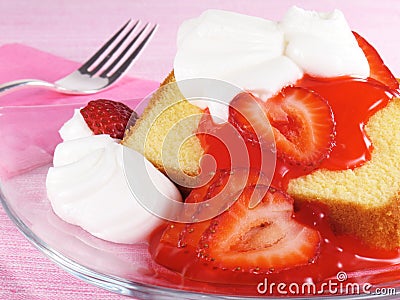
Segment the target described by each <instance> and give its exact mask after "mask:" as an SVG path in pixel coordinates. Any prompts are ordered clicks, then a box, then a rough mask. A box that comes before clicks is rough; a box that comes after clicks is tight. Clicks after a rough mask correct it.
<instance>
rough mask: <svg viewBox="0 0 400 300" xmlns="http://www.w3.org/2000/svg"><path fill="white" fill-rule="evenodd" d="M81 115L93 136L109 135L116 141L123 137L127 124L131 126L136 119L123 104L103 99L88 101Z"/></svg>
mask: <svg viewBox="0 0 400 300" xmlns="http://www.w3.org/2000/svg"><path fill="white" fill-rule="evenodd" d="M81 115H82V116H83V118H84V119H85V121H86V123H87V125H88V126H89V128H90V129H91V130H92V131H93V133H94V134H109V135H110V136H111V137H113V138H117V139H122V138H123V137H124V133H125V128H126V126H127V125H128V122H130V125H133V124H134V122H135V121H136V119H137V118H138V115H137V114H136V112H134V111H133V110H132V109H131V108H129V107H128V106H126V105H125V104H123V103H121V102H116V101H112V100H104V99H99V100H93V101H90V102H89V103H88V104H87V105H86V106H85V107H84V108H82V109H81ZM131 116H132V118H131Z"/></svg>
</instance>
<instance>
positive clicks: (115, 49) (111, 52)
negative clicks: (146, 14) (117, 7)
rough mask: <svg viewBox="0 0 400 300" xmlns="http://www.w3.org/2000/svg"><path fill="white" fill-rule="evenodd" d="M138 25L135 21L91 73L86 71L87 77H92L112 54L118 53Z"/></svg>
mask: <svg viewBox="0 0 400 300" xmlns="http://www.w3.org/2000/svg"><path fill="white" fill-rule="evenodd" d="M138 24H139V21H136V23H135V24H134V25H133V26H132V28H131V29H129V31H128V32H127V33H126V34H125V35H124V37H122V38H121V40H120V41H119V42H118V44H116V45H115V46H114V48H113V49H112V50H111V51H110V52H109V53H107V56H106V57H104V58H103V60H102V61H101V62H99V63H98V64H97V66H96V67H95V68H94V69H92V70H91V71H88V74H89V75H94V74H96V73H97V72H98V71H99V70H100V69H101V68H102V67H103V66H104V65H105V64H106V63H107V62H108V61H109V60H110V58H111V57H112V56H113V55H114V53H115V52H116V51H118V49H119V48H120V47H121V45H122V44H123V43H124V42H125V40H126V39H127V38H128V37H129V36H130V34H131V33H132V31H133V30H134V29H135V28H136V26H137V25H138Z"/></svg>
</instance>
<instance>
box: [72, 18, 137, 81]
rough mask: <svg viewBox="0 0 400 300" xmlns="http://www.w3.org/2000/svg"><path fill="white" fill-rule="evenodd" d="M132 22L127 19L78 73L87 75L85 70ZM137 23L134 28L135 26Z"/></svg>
mask: <svg viewBox="0 0 400 300" xmlns="http://www.w3.org/2000/svg"><path fill="white" fill-rule="evenodd" d="M131 21H132V20H131V19H129V20H128V22H126V23H125V25H124V26H122V27H121V29H120V30H118V32H117V33H115V34H114V35H113V36H112V37H111V38H110V39H109V40H108V41H107V42H106V43H105V44H104V45H103V46H102V47H101V48H100V49H99V50H98V51H97V52H96V53H95V54H94V55H93V56H92V57H90V58H89V59H88V60H87V61H86V62H85V63H84V64H83V65H82V66H81V67H80V68H79V71H80V72H81V73H83V74H88V73H89V72H88V71H87V69H88V68H89V67H90V66H91V65H92V64H93V63H94V62H95V61H96V60H97V59H98V58H99V57H100V56H101V55H102V54H103V53H104V52H105V51H106V50H107V49H108V47H110V45H111V44H112V43H113V42H114V41H115V40H116V39H117V38H118V36H119V35H120V34H121V33H122V32H123V31H124V29H125V28H126V27H127V26H128V25H129V23H130V22H131ZM137 23H138V22H136V24H135V25H134V26H136V25H137Z"/></svg>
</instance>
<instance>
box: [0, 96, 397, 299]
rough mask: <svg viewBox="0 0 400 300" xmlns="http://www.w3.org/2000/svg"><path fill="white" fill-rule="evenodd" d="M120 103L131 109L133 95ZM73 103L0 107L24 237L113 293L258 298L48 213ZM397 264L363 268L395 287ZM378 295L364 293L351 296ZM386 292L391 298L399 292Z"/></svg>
mask: <svg viewBox="0 0 400 300" xmlns="http://www.w3.org/2000/svg"><path fill="white" fill-rule="evenodd" d="M127 103H128V104H129V105H131V106H132V107H134V106H135V105H136V104H137V103H138V101H135V100H131V101H127ZM76 107H77V105H55V106H29V107H3V108H0V141H1V146H0V198H1V201H2V204H3V206H4V209H5V210H6V212H7V213H8V215H9V217H10V218H11V219H12V220H13V222H14V223H15V224H16V226H17V227H18V228H19V229H20V230H21V231H22V233H23V234H24V235H25V236H26V237H27V239H29V241H30V242H31V243H32V244H34V245H35V246H36V247H37V248H38V249H39V250H40V251H42V252H43V253H44V254H45V255H47V256H48V257H49V258H50V259H52V260H53V261H55V262H56V263H57V264H58V265H60V266H61V267H62V268H64V269H65V270H67V271H68V272H70V273H72V274H73V275H75V276H77V277H79V278H81V279H83V280H85V281H87V282H89V283H91V284H94V285H96V286H99V287H102V288H104V289H107V290H110V291H113V292H116V293H119V294H123V295H128V296H133V297H137V298H145V299H149V298H154V299H177V298H179V299H182V298H183V299H207V298H216V297H217V296H218V297H221V298H225V299H243V297H244V296H250V297H253V296H254V297H257V289H256V287H254V289H252V290H251V291H250V290H249V287H248V286H233V285H232V286H230V285H217V284H207V283H200V282H195V281H191V280H187V279H184V278H182V277H181V276H180V275H178V274H176V273H174V272H171V271H169V270H167V269H165V268H163V267H162V266H159V265H157V264H156V263H155V262H154V261H153V260H152V259H151V257H150V254H149V252H148V242H146V241H143V242H142V243H137V244H133V245H123V244H114V243H110V242H106V241H103V240H100V239H98V238H95V237H93V236H91V235H90V234H88V233H87V232H86V231H84V230H82V229H81V228H79V227H77V226H73V225H70V224H67V223H66V222H64V221H62V220H61V219H59V218H58V217H57V216H56V215H55V214H54V213H53V211H52V209H51V206H50V203H49V201H48V199H47V196H46V189H45V178H46V174H47V169H48V168H49V167H50V166H51V163H52V154H53V151H54V148H55V146H56V145H57V144H58V143H59V142H60V141H61V140H60V137H59V136H58V129H59V128H60V127H61V125H62V124H63V123H64V122H65V121H66V120H67V119H69V118H70V117H71V116H72V113H73V109H74V108H76ZM399 269H400V266H397V265H396V266H392V267H391V268H386V269H381V270H369V272H370V273H368V274H370V275H371V274H374V276H375V275H376V274H379V276H375V278H377V281H376V283H377V284H379V286H381V287H400V278H399V274H400V272H398V271H399ZM393 272H395V274H397V275H396V276H397V277H395V276H393V274H394V273H393ZM364 275H365V273H364ZM378 296H379V295H365V294H364V295H358V296H357V298H361V299H372V298H376V297H378ZM381 296H382V295H381ZM353 297H355V296H345V298H353ZM257 298H260V297H257ZM266 298H268V299H273V297H266ZM285 298H287V296H286V297H285ZM309 298H310V297H309V296H308V297H305V298H302V299H309ZM385 298H393V299H397V298H398V296H393V295H392V296H386V297H385ZM297 299H301V298H297Z"/></svg>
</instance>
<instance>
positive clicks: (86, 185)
mask: <svg viewBox="0 0 400 300" xmlns="http://www.w3.org/2000/svg"><path fill="white" fill-rule="evenodd" d="M80 115H81V114H80V112H79V110H76V111H75V113H74V116H73V117H72V119H70V120H69V121H67V122H66V123H65V124H64V126H63V127H62V128H61V129H60V135H61V136H62V138H63V142H62V143H60V144H58V145H57V147H56V149H55V152H54V157H53V167H51V168H49V171H48V174H47V178H46V188H47V195H48V198H49V200H50V202H51V205H52V208H53V210H54V212H55V213H56V214H57V215H58V216H59V217H60V218H61V219H63V220H64V221H66V222H68V223H71V224H74V225H78V226H80V227H82V228H83V229H85V230H86V231H88V232H89V233H91V234H92V235H94V236H96V237H99V238H101V239H104V240H107V241H111V242H116V243H135V242H139V241H143V240H144V238H145V237H146V236H148V235H149V234H150V232H151V231H152V230H154V228H155V227H156V226H158V225H159V224H160V222H161V219H160V218H158V217H156V216H154V215H153V214H151V213H150V212H148V211H147V210H146V209H145V208H143V207H142V206H141V204H139V202H138V201H137V199H136V198H135V196H134V194H133V193H132V190H131V188H130V186H129V185H128V182H127V180H126V174H125V171H127V172H130V176H133V177H136V178H143V176H146V174H144V172H147V173H148V176H150V177H151V180H148V181H146V184H147V186H145V187H143V188H144V189H145V190H147V191H148V192H149V193H151V195H152V196H153V197H155V198H157V197H167V198H169V199H172V200H174V201H182V198H181V195H180V193H179V191H178V189H177V188H176V187H175V185H174V184H173V183H172V182H171V181H170V180H169V179H168V178H167V177H166V176H165V175H164V174H162V173H161V172H160V171H158V170H157V169H156V168H155V167H154V166H153V165H152V164H151V163H150V162H148V161H147V160H146V159H145V158H144V157H143V156H142V155H141V154H139V153H138V152H136V151H134V150H132V149H130V148H127V147H125V146H123V145H121V144H120V143H119V141H118V140H115V139H113V138H111V137H110V136H109V135H106V134H102V135H93V133H92V131H91V130H90V129H89V128H88V127H87V125H86V122H85V121H84V119H83V117H82V116H80ZM87 129H88V130H87ZM124 155H128V156H129V161H130V165H129V166H126V164H125V160H124ZM152 200H153V201H155V202H157V200H158V199H152ZM159 200H160V202H162V201H161V199H159ZM165 209H168V207H165Z"/></svg>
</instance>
